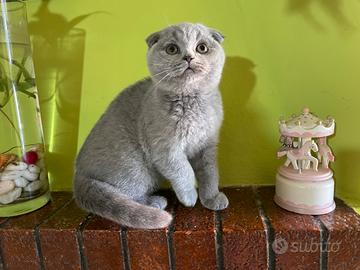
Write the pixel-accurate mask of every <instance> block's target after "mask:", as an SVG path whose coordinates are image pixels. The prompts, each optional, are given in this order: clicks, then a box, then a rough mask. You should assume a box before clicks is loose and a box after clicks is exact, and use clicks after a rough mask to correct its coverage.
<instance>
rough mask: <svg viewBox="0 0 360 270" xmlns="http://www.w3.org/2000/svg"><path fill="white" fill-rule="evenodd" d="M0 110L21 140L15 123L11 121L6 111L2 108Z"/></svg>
mask: <svg viewBox="0 0 360 270" xmlns="http://www.w3.org/2000/svg"><path fill="white" fill-rule="evenodd" d="M0 112H1V113H2V114H3V115H4V116H5V118H6V119H7V120H8V121H9V123H10V125H11V126H12V127H13V128H14V130H15V133H16V135H17V137H18V139H19V141H21V139H20V134H19V131H18V130H17V129H16V127H15V124H14V123H13V121H11V119H10V117H9V116H8V115H7V114H6V112H4V110H3V109H0Z"/></svg>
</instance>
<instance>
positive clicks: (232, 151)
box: [219, 56, 274, 184]
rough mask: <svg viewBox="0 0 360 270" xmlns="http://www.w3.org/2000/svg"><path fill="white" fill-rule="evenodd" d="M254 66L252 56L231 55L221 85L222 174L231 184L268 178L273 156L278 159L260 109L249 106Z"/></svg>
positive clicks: (224, 179)
mask: <svg viewBox="0 0 360 270" xmlns="http://www.w3.org/2000/svg"><path fill="white" fill-rule="evenodd" d="M254 69H255V64H254V63H253V62H252V61H251V60H250V59H246V58H243V57H239V56H232V57H227V58H226V62H225V67H224V71H223V77H222V81H221V85H220V87H221V93H222V98H223V103H224V104H223V105H224V123H223V126H222V129H221V136H220V145H219V161H220V162H219V168H220V178H221V179H222V180H223V181H226V182H227V183H231V184H236V183H238V184H240V183H250V182H252V183H254V181H255V182H256V181H266V180H267V179H268V178H269V175H270V174H272V173H273V172H269V171H268V170H269V169H268V168H269V160H270V161H271V160H274V155H273V153H274V151H273V149H271V146H272V143H271V142H270V141H269V139H268V138H267V136H266V134H264V133H263V130H264V129H263V128H262V127H261V123H260V117H261V116H260V114H259V112H257V111H255V110H254V109H252V108H251V106H248V102H249V99H250V97H251V94H252V92H253V91H254V87H255V84H256V80H257V79H256V74H255V72H254ZM271 180H272V179H270V180H269V181H270V182H271Z"/></svg>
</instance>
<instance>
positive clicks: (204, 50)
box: [196, 43, 209, 54]
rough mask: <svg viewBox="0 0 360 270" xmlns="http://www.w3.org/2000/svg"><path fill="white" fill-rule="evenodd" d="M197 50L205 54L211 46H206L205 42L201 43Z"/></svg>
mask: <svg viewBox="0 0 360 270" xmlns="http://www.w3.org/2000/svg"><path fill="white" fill-rule="evenodd" d="M196 51H197V52H198V53H201V54H205V53H207V52H208V51H209V48H208V47H207V46H206V44H205V43H200V44H199V45H197V46H196Z"/></svg>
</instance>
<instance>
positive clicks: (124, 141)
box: [74, 23, 228, 229]
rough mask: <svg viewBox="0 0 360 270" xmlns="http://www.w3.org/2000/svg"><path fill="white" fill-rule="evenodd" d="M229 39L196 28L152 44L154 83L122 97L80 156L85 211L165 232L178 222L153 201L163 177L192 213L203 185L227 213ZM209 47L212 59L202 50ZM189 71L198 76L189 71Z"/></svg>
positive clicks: (78, 185) (79, 192) (211, 204)
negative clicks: (224, 131) (224, 76)
mask: <svg viewBox="0 0 360 270" xmlns="http://www.w3.org/2000/svg"><path fill="white" fill-rule="evenodd" d="M222 39H223V36H222V35H221V34H220V33H219V32H217V31H216V30H213V29H209V28H207V27H205V26H203V25H201V24H190V23H183V24H179V25H174V26H170V27H168V28H165V29H164V30H162V31H159V32H156V33H154V34H152V35H150V36H149V37H148V38H147V40H146V41H147V44H148V47H149V50H148V54H147V59H148V68H149V71H150V74H151V78H147V79H144V80H142V81H139V82H137V83H135V84H134V85H132V86H130V87H128V88H127V89H125V90H124V91H122V92H121V93H120V94H119V95H118V96H117V97H116V98H115V100H114V101H113V102H112V103H111V104H110V106H109V108H108V109H107V111H106V112H105V113H104V114H103V115H102V117H101V118H100V120H99V121H98V122H97V124H96V125H95V127H94V128H93V130H92V131H91V133H90V134H89V136H88V138H87V139H86V141H85V143H84V145H83V147H82V149H81V151H80V153H79V155H78V157H77V162H76V176H75V181H74V194H75V198H76V201H77V202H78V204H79V205H80V206H81V207H82V208H84V209H86V210H88V211H90V212H93V213H95V214H98V215H100V216H103V217H105V218H108V219H111V220H113V221H116V222H119V223H121V224H122V225H126V226H129V227H135V228H150V229H151V228H161V227H165V226H167V225H168V224H169V223H170V221H171V219H172V217H171V215H170V214H169V213H167V212H166V211H164V210H162V209H164V208H165V207H166V204H167V202H166V199H165V198H164V197H160V196H152V194H153V192H154V191H156V190H157V188H158V187H159V184H160V183H161V180H162V179H163V178H165V179H168V180H169V181H170V183H171V186H172V188H173V189H174V191H175V193H176V196H177V197H178V199H179V200H180V202H181V203H182V204H184V205H185V206H188V207H191V206H194V205H195V203H196V201H197V197H198V194H197V190H196V188H195V178H196V179H197V180H198V187H199V197H200V201H201V203H202V204H203V205H204V206H205V207H207V208H209V209H213V210H220V209H224V208H226V207H227V205H228V199H227V198H226V196H225V195H224V194H223V193H221V192H219V189H218V180H219V175H218V169H217V162H216V145H217V142H218V135H219V129H220V126H221V122H222V119H223V111H222V102H221V96H220V92H219V90H218V84H219V82H220V78H221V72H222V68H223V65H224V61H225V55H224V51H223V49H222V47H221V45H220V43H221V41H222ZM170 42H171V43H175V44H177V46H178V47H179V48H180V51H179V52H178V53H177V54H175V55H170V54H168V53H167V52H166V50H165V48H166V46H167V45H168V44H169V43H170ZM202 42H203V43H205V44H206V45H207V46H208V48H209V51H208V52H207V53H206V54H200V53H198V52H197V51H196V49H195V48H196V46H197V45H198V44H199V43H202ZM186 55H187V56H188V57H192V58H193V60H192V61H191V62H190V64H188V62H187V61H186V60H184V59H183V57H184V56H186ZM188 65H190V67H191V68H192V69H193V70H187V71H185V70H186V68H187V67H188Z"/></svg>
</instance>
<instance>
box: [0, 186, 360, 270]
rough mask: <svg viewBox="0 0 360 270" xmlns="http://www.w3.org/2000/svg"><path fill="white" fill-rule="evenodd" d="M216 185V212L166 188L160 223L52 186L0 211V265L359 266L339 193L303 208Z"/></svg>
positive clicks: (359, 226) (263, 191)
mask: <svg viewBox="0 0 360 270" xmlns="http://www.w3.org/2000/svg"><path fill="white" fill-rule="evenodd" d="M223 190H224V192H225V193H226V194H227V195H228V197H229V199H230V206H229V208H228V209H226V210H224V211H220V212H214V211H210V210H207V209H205V208H203V207H202V206H201V205H200V204H197V205H196V206H195V207H194V208H191V209H189V208H185V207H183V206H182V205H180V204H179V203H178V202H177V201H175V200H174V195H173V194H172V193H170V192H168V191H167V192H165V195H166V196H167V197H168V198H169V202H170V203H169V207H168V209H167V210H168V211H170V212H172V213H173V215H174V217H175V218H174V221H173V224H171V226H170V227H169V228H166V229H162V230H135V229H128V228H124V227H122V226H120V225H118V224H115V223H113V222H111V221H108V220H105V219H103V218H100V217H98V216H94V215H91V214H88V213H86V212H84V211H83V210H81V209H79V208H78V207H77V206H76V204H75V202H74V200H73V199H72V194H71V193H69V192H54V193H52V197H53V200H52V202H51V203H49V204H47V205H46V206H45V207H43V208H41V209H40V210H38V211H35V212H33V213H30V214H26V215H23V216H20V217H13V218H0V241H1V242H0V247H1V253H0V255H1V256H0V269H24V266H26V269H27V270H31V269H39V268H40V269H56V270H60V269H66V270H68V269H125V270H127V269H132V270H134V269H177V270H179V269H360V249H359V246H360V216H359V215H358V214H357V213H355V212H354V211H353V210H352V209H351V208H349V207H348V206H347V205H346V204H344V203H343V202H342V201H341V200H339V199H337V200H336V203H337V209H336V210H335V211H334V212H333V213H330V214H328V215H323V216H303V215H298V214H293V213H290V212H288V211H286V210H283V209H281V208H279V207H278V206H276V205H275V204H274V203H273V201H272V197H273V195H274V188H273V187H258V188H256V187H254V188H251V187H239V188H236V187H232V188H224V189H223ZM274 240H276V242H275V243H277V244H278V246H276V247H275V249H273V248H272V245H271V244H272V243H273V242H274ZM269 243H270V244H269ZM286 244H287V245H288V248H287V250H286V251H285V249H286V248H284V245H285V246H286Z"/></svg>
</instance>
